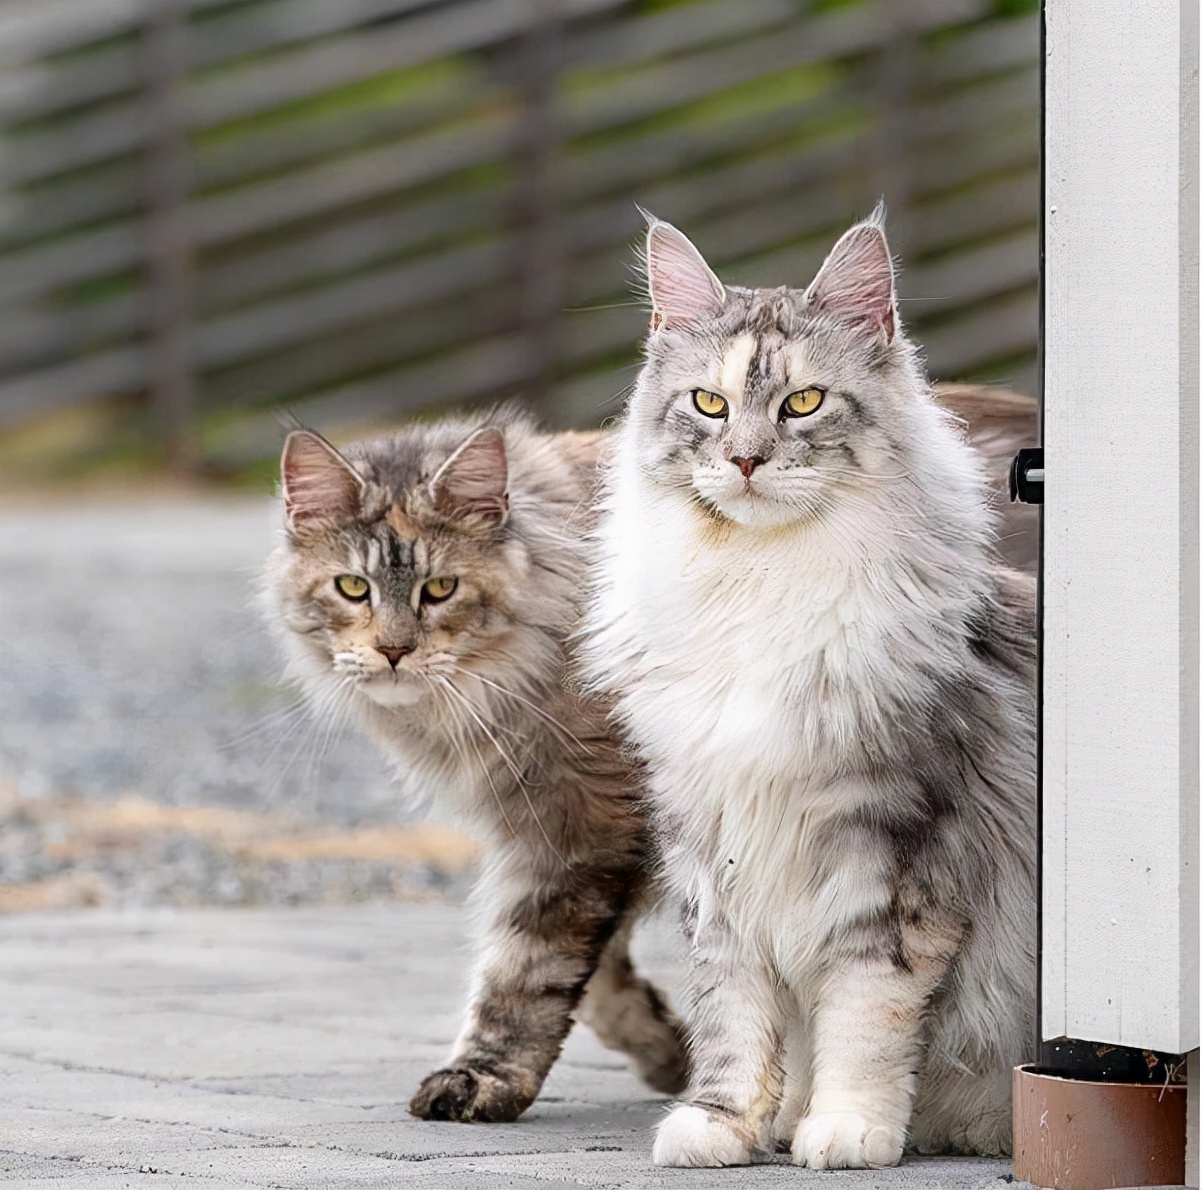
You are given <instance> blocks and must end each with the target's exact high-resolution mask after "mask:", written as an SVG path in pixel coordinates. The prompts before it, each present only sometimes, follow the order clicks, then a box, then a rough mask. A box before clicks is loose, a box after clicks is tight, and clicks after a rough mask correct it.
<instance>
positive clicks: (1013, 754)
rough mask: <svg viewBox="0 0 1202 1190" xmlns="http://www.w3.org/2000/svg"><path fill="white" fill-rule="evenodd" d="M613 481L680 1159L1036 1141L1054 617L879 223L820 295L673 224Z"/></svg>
mask: <svg viewBox="0 0 1202 1190" xmlns="http://www.w3.org/2000/svg"><path fill="white" fill-rule="evenodd" d="M647 269H648V281H649V288H650V295H651V300H652V304H653V315H652V324H651V332H650V334H649V336H648V339H647V343H646V364H645V366H644V367H643V370H642V372H641V374H640V376H639V379H638V382H637V385H636V387H635V390H634V393H633V395H632V397H631V399H630V402H629V407H628V409H627V413H626V418H625V421H624V424H623V425H622V426H621V428H620V430H619V431H618V435H619V437H618V441H617V443H616V446H615V450H614V452H613V455H612V458H613V463H612V466H611V467H610V468H609V473H608V477H607V493H606V495H605V498H604V508H605V515H604V518H603V522H602V525H601V527H600V531H599V533H600V550H601V555H602V557H601V560H600V563H599V567H598V574H597V579H598V582H597V589H596V592H595V598H594V601H593V604H592V607H591V611H590V612H589V614H588V617H587V619H586V632H585V639H586V642H587V644H586V662H587V668H588V672H589V674H590V676H591V684H592V687H593V688H594V689H597V690H599V691H603V692H605V693H606V694H608V695H610V696H612V697H614V698H615V700H616V704H615V705H616V715H617V719H618V722H619V723H620V724H621V726H622V727H623V729H624V730H625V731H626V732H627V733H628V734H629V738H630V740H631V741H632V742H633V743H634V744H635V745H636V746H637V749H638V751H639V752H640V753H641V755H642V757H643V759H644V760H645V762H646V763H647V766H648V770H649V778H648V779H649V784H650V795H651V799H652V801H653V805H654V814H653V819H654V823H655V826H656V829H657V833H658V837H659V842H660V847H661V850H662V855H663V862H664V866H665V869H666V878H667V880H668V882H669V883H670V885H671V886H672V888H673V890H674V891H675V892H676V893H677V894H679V896H680V897H681V899H682V901H683V903H684V906H685V922H686V930H687V933H688V936H689V939H690V943H691V976H690V987H689V991H688V996H687V1011H686V1013H685V1016H686V1023H687V1025H688V1026H689V1030H690V1038H691V1050H692V1061H693V1069H694V1072H693V1078H692V1082H691V1085H690V1090H689V1094H688V1096H687V1101H686V1103H684V1104H683V1105H681V1106H679V1107H677V1108H676V1109H675V1110H674V1111H673V1112H672V1113H671V1114H670V1115H669V1116H667V1117H666V1119H665V1120H664V1121H663V1123H662V1124H661V1126H660V1128H659V1131H658V1134H657V1137H656V1141H655V1149H654V1159H655V1161H656V1162H657V1163H658V1164H661V1165H681V1166H711V1165H737V1164H745V1163H748V1162H750V1161H753V1160H755V1159H756V1157H757V1156H758V1155H760V1154H763V1153H765V1152H767V1151H769V1150H770V1149H771V1148H772V1147H773V1143H774V1141H775V1142H778V1143H790V1144H791V1148H792V1154H793V1160H794V1161H795V1162H797V1163H798V1164H801V1165H807V1166H809V1167H811V1168H815V1169H834V1168H865V1167H879V1166H889V1165H894V1164H896V1163H897V1162H898V1161H899V1160H900V1158H901V1156H902V1152H903V1149H904V1148H905V1147H906V1145H907V1143H910V1144H912V1145H913V1147H915V1148H916V1149H918V1150H919V1151H922V1152H945V1151H955V1152H966V1153H981V1154H999V1153H1005V1152H1008V1151H1009V1146H1010V1106H1009V1086H1010V1070H1011V1067H1013V1066H1014V1065H1015V1064H1016V1063H1018V1062H1020V1061H1022V1060H1023V1059H1024V1058H1025V1057H1026V1055H1027V1049H1028V1042H1029V1039H1030V1038H1031V1036H1032V1029H1033V1024H1032V1015H1033V1010H1034V977H1035V955H1034V940H1035V895H1034V887H1035V885H1034V855H1035V774H1034V758H1035V738H1034V724H1035V707H1034V688H1035V671H1034V665H1035V627H1034V591H1033V583H1032V581H1031V580H1030V578H1029V577H1027V576H1025V575H1022V574H1019V573H1017V572H1015V571H1013V570H1009V569H1007V568H1006V567H1005V566H1004V565H1003V564H1002V563H1001V561H1000V560H999V558H998V556H997V554H996V552H995V544H996V543H995V534H994V527H993V518H992V516H991V514H990V512H989V510H988V499H987V492H986V486H985V483H984V480H983V478H982V469H981V466H980V463H979V459H978V456H977V455H976V454H975V452H974V451H973V449H972V448H971V447H970V446H969V445H968V444H967V442H966V441H965V439H964V437H963V434H962V432H961V430H960V429H959V428H958V426H957V425H956V424H955V423H954V422H953V419H951V418H950V417H949V416H948V415H947V413H946V412H945V411H944V410H942V409H941V408H940V407H939V406H938V405H936V404H935V403H934V401H933V400H932V396H931V393H930V391H929V387H928V383H927V380H926V378H925V376H924V373H923V369H922V367H921V363H920V360H919V356H918V352H917V350H916V349H915V347H914V346H913V345H912V344H911V343H910V342H908V340H907V339H906V337H905V335H904V333H903V331H902V328H901V326H900V324H899V322H898V317H897V309H896V298H895V295H894V277H893V268H892V263H891V260H890V256H889V251H888V247H887V245H886V241H885V236H884V232H883V228H882V224H881V218H880V216H879V214H878V215H877V216H874V217H873V218H872V219H870V220H869V221H867V222H865V223H861V224H859V225H858V226H856V227H853V228H852V229H851V230H850V231H849V232H847V234H845V235H844V236H843V238H842V239H841V240H840V241H839V242H838V244H837V245H836V246H835V248H834V250H833V251H832V252H831V254H830V255H829V257H828V258H827V260H826V262H825V264H824V265H823V267H822V269H821V271H820V272H819V274H818V276H817V277H816V279H815V280H814V282H813V283H812V284H811V285H810V286H809V288H808V289H806V290H804V291H801V290H794V289H789V288H783V287H782V288H780V289H758V290H748V289H739V288H734V287H727V286H724V285H723V284H722V283H721V282H720V281H719V280H718V278H717V277H716V276H715V275H714V274H713V273H712V272H711V270H710V269H709V267H708V266H707V265H706V263H705V261H704V260H703V259H702V257H701V255H700V254H699V253H698V252H697V250H696V248H694V247H693V245H692V244H691V243H690V242H689V241H688V240H687V239H686V238H685V237H684V236H683V235H682V234H681V233H680V232H679V231H677V230H676V229H675V228H673V227H671V226H669V225H667V224H664V223H659V222H654V221H653V222H652V224H651V227H650V229H649V232H648V242H647Z"/></svg>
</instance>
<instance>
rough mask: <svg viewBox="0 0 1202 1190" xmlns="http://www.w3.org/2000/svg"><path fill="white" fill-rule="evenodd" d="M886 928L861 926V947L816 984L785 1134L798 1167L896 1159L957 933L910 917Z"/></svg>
mask: <svg viewBox="0 0 1202 1190" xmlns="http://www.w3.org/2000/svg"><path fill="white" fill-rule="evenodd" d="M891 925H892V928H891V929H887V928H884V929H883V928H882V927H880V925H879V924H877V925H874V926H872V927H870V929H868V930H866V931H865V932H864V937H863V939H862V941H863V945H861V946H859V947H856V948H855V950H854V951H853V953H851V954H848V953H847V952H844V955H843V956H842V957H841V959H840V960H839V961H838V962H837V963H836V965H835V966H834V969H833V970H832V971H831V973H830V974H829V976H828V977H827V979H826V980H825V981H824V983H823V986H822V990H821V993H820V994H819V998H818V1004H817V1008H816V1010H815V1013H814V1024H813V1034H812V1045H813V1069H812V1084H811V1088H812V1089H811V1096H810V1105H809V1110H808V1113H807V1115H806V1116H805V1117H804V1118H803V1119H802V1121H801V1122H800V1123H799V1124H798V1126H797V1131H796V1133H795V1134H794V1137H793V1160H794V1161H795V1162H796V1163H797V1164H798V1165H807V1166H809V1167H810V1168H811V1169H880V1168H883V1167H885V1166H891V1165H896V1164H897V1163H898V1162H899V1161H900V1160H901V1156H902V1149H903V1148H904V1147H905V1143H906V1131H907V1129H908V1127H909V1124H910V1112H911V1109H912V1107H913V1103H914V1094H915V1091H916V1089H917V1083H918V1075H917V1071H918V1070H919V1069H920V1067H921V1066H922V1052H923V1045H924V1036H923V1017H924V1014H925V1013H926V1010H927V1005H928V1004H929V1003H930V999H931V996H932V994H933V993H934V991H935V989H936V988H937V987H938V986H939V983H940V981H941V980H942V978H943V976H944V974H945V972H946V971H947V966H948V963H949V962H950V960H951V958H952V955H953V954H954V953H955V950H956V947H957V945H958V943H959V940H960V936H961V931H960V929H959V927H952V926H949V925H946V924H938V923H935V922H933V921H932V920H930V919H925V918H921V917H918V916H917V915H913V916H912V917H911V919H910V920H909V921H894V922H893V923H891ZM849 932H854V927H853V930H852V931H849ZM882 934H884V935H892V938H893V941H892V942H887V941H886V940H885V939H884V938H880V935H882ZM873 936H877V938H878V940H879V944H878V941H873V940H872V938H873Z"/></svg>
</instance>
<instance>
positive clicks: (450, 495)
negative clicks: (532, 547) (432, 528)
mask: <svg viewBox="0 0 1202 1190" xmlns="http://www.w3.org/2000/svg"><path fill="white" fill-rule="evenodd" d="M429 491H430V499H431V501H432V502H433V504H434V507H435V509H436V510H437V511H438V512H441V513H442V514H443V515H444V516H448V517H451V518H453V519H455V520H467V519H476V520H481V521H484V522H485V523H487V524H493V525H499V524H502V523H503V522H504V521H505V519H506V517H508V516H509V460H508V458H507V457H506V454H505V439H504V438H503V437H502V435H501V431H500V430H497V429H494V428H493V427H492V426H485V427H484V428H483V429H479V430H477V431H476V432H475V433H474V434H472V435H471V437H469V438H468V439H467V440H466V441H465V442H463V443H462V444H461V445H460V446H459V447H458V448H457V449H456V450H455V452H454V453H453V454H452V455H451V457H450V458H449V459H447V461H446V462H445V463H443V465H442V466H441V467H439V469H438V471H437V472H436V474H435V476H434V478H433V479H432V480H430V488H429Z"/></svg>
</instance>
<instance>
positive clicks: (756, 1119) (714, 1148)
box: [652, 924, 783, 1167]
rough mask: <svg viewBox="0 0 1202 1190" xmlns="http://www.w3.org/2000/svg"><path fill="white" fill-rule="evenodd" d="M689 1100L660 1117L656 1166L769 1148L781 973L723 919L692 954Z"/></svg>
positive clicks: (750, 1156) (735, 1158) (727, 1158)
mask: <svg viewBox="0 0 1202 1190" xmlns="http://www.w3.org/2000/svg"><path fill="white" fill-rule="evenodd" d="M690 960H691V961H690V973H689V987H688V992H687V995H688V1003H689V1005H690V1006H691V1011H690V1012H689V1013H688V1014H687V1016H688V1028H689V1049H690V1052H691V1054H692V1061H693V1074H692V1080H691V1082H690V1085H689V1093H688V1096H687V1098H686V1102H685V1103H683V1104H681V1105H680V1106H679V1107H677V1108H675V1109H674V1110H673V1111H672V1112H671V1113H670V1114H669V1115H668V1116H667V1117H666V1118H665V1119H664V1121H663V1123H661V1124H660V1126H659V1128H658V1130H657V1132H656V1137H655V1147H654V1150H653V1152H652V1160H654V1162H655V1164H656V1165H677V1166H692V1167H699V1166H718V1165H749V1164H750V1163H751V1162H752V1161H754V1160H756V1159H757V1158H759V1157H762V1156H765V1155H766V1154H767V1152H768V1151H769V1147H770V1143H771V1142H770V1138H769V1130H770V1126H771V1122H772V1118H773V1115H774V1114H775V1111H776V1106H777V1103H778V1101H779V1098H780V1090H781V1073H780V1046H781V1034H782V1028H783V1025H782V1020H781V1012H780V1007H781V1006H780V1002H779V999H778V995H777V986H776V980H775V976H774V973H773V972H772V971H770V970H769V969H768V968H767V967H766V966H765V965H764V964H763V963H762V962H761V961H760V959H759V957H758V956H756V955H753V954H750V953H748V951H747V950H746V949H745V948H743V947H741V946H740V945H739V942H738V939H737V937H736V936H735V934H734V932H733V931H732V930H730V929H729V927H726V926H724V925H721V924H712V925H709V926H707V927H706V928H704V929H703V930H702V931H701V933H700V934H699V935H698V936H697V937H695V938H694V941H693V949H692V953H691V955H690Z"/></svg>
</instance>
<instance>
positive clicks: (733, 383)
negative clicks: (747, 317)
mask: <svg viewBox="0 0 1202 1190" xmlns="http://www.w3.org/2000/svg"><path fill="white" fill-rule="evenodd" d="M758 346H759V342H758V340H757V339H756V337H755V335H747V334H744V335H735V337H734V338H733V339H731V340H729V342H728V343H727V344H726V347H725V349H724V350H723V352H722V361H721V363H720V364H719V365H718V393H719V395H721V396H723V397H726V398H727V400H729V401H732V402H736V403H741V402H742V400H743V397H744V396H745V394H746V391H747V373H748V371H749V370H750V368H751V361H752V360H753V359H754V358H755V353H756V349H757V348H758Z"/></svg>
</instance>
